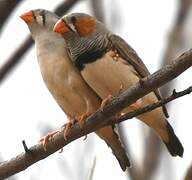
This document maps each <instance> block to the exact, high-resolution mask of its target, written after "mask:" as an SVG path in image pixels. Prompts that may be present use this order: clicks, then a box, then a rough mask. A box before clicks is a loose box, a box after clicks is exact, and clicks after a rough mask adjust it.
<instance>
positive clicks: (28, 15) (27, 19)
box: [20, 11, 34, 24]
mask: <svg viewBox="0 0 192 180" xmlns="http://www.w3.org/2000/svg"><path fill="white" fill-rule="evenodd" d="M20 18H21V19H23V20H24V21H25V22H26V23H27V24H29V23H32V22H33V21H34V17H33V12H32V11H29V12H26V13H24V14H22V15H21V16H20Z"/></svg>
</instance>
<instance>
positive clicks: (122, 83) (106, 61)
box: [81, 53, 139, 99]
mask: <svg viewBox="0 0 192 180" xmlns="http://www.w3.org/2000/svg"><path fill="white" fill-rule="evenodd" d="M81 73H82V76H83V77H84V79H85V80H86V81H87V83H88V84H89V86H90V87H91V88H93V89H94V90H95V92H96V93H97V94H98V95H99V96H100V97H101V98H102V99H104V98H106V97H107V96H108V95H109V94H111V95H117V94H118V93H119V91H120V89H121V88H123V89H127V88H128V87H129V86H131V85H133V84H134V83H136V82H137V81H138V80H139V78H138V77H137V76H136V75H135V74H134V73H133V69H132V67H131V66H129V65H125V64H123V63H122V62H120V61H114V60H113V58H112V57H111V54H110V53H107V54H106V55H105V56H104V57H102V58H100V59H98V60H97V61H95V62H93V63H90V64H87V65H86V66H85V68H84V69H83V70H82V72H81Z"/></svg>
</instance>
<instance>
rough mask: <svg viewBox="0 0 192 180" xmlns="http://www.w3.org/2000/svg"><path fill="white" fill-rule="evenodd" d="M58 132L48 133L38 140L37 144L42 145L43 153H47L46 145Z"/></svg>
mask: <svg viewBox="0 0 192 180" xmlns="http://www.w3.org/2000/svg"><path fill="white" fill-rule="evenodd" d="M58 132H60V131H53V132H50V133H48V134H47V135H46V136H43V137H42V138H41V139H40V140H39V142H41V143H42V144H43V149H44V150H45V151H47V143H48V142H49V141H50V140H51V139H52V138H53V136H54V135H55V134H57V133H58Z"/></svg>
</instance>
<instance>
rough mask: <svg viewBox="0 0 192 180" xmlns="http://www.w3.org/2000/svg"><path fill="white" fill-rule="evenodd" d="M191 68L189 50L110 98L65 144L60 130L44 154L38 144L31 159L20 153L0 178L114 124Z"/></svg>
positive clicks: (1, 167) (75, 128)
mask: <svg viewBox="0 0 192 180" xmlns="http://www.w3.org/2000/svg"><path fill="white" fill-rule="evenodd" d="M191 66H192V50H189V51H187V52H186V53H184V54H183V55H181V56H180V57H178V58H177V59H176V60H175V61H173V62H172V63H171V64H170V65H167V66H165V67H163V68H162V69H160V70H158V71H157V72H155V73H153V74H152V75H149V76H147V77H145V78H143V80H142V82H143V83H142V85H141V83H140V82H138V83H136V84H135V85H133V86H131V87H130V88H129V89H127V90H126V91H124V92H123V93H122V94H120V95H119V96H118V97H114V98H113V99H112V100H111V102H109V103H108V104H107V105H106V106H104V107H103V108H102V110H101V109H98V110H97V111H96V112H95V113H93V114H92V115H91V116H90V117H88V118H87V119H86V121H85V124H84V127H83V128H81V127H80V126H79V124H75V125H74V126H73V127H72V128H71V130H70V132H69V134H68V138H67V140H65V139H64V138H63V130H62V132H61V133H58V134H56V135H55V136H54V137H53V138H52V141H49V142H48V143H47V151H44V148H43V146H42V144H37V145H34V146H33V147H31V148H30V151H31V152H32V154H33V155H32V156H30V155H27V154H26V153H22V154H20V155H18V156H17V157H15V158H12V159H11V160H8V161H5V162H2V163H0V177H2V178H7V177H9V176H11V175H13V174H16V173H18V172H20V171H22V170H24V169H26V168H27V167H29V166H30V165H32V164H34V163H36V162H37V161H39V160H42V159H44V158H46V157H48V156H49V155H51V154H53V153H54V152H56V151H58V150H59V149H61V148H62V147H64V146H65V145H67V144H69V143H70V142H72V141H74V140H76V139H78V138H80V137H82V136H84V135H86V134H89V133H91V132H94V131H96V130H97V129H100V128H101V127H104V126H107V125H111V124H114V123H117V119H116V118H114V115H115V114H116V113H118V112H120V111H121V110H122V109H124V108H125V107H127V106H129V105H131V104H132V103H134V102H135V101H137V99H140V98H141V97H143V96H145V95H146V94H148V93H150V92H151V91H153V90H154V89H157V88H158V87H160V86H162V85H164V84H165V83H167V82H169V81H170V80H172V79H174V78H176V77H177V76H179V75H180V74H181V73H182V72H184V71H185V70H186V69H188V68H189V67H191ZM137 111H139V110H137ZM142 113H143V112H142ZM135 115H136V116H138V114H134V115H133V112H131V116H130V117H134V116H135ZM122 118H123V117H121V119H120V120H119V121H123V120H125V119H122ZM126 118H127V115H126ZM119 121H118V122H119Z"/></svg>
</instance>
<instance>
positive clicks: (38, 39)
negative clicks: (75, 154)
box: [20, 9, 130, 171]
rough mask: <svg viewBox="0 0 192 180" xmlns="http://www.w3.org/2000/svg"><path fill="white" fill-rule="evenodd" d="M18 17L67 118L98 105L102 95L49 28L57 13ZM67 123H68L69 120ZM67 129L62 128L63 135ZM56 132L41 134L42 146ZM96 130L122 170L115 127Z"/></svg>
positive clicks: (124, 161) (80, 116) (83, 114)
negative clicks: (98, 93)
mask: <svg viewBox="0 0 192 180" xmlns="http://www.w3.org/2000/svg"><path fill="white" fill-rule="evenodd" d="M20 17H21V18H22V19H23V20H24V21H25V22H26V24H27V25H28V27H29V29H30V32H31V35H32V37H33V39H34V41H35V45H36V50H37V59H38V63H39V66H40V70H41V74H42V76H43V80H44V82H45V84H46V85H47V88H48V89H49V91H50V92H51V94H52V95H53V97H54V98H55V100H56V101H57V103H58V105H59V106H60V107H61V108H62V110H63V111H64V112H65V113H66V115H67V116H68V118H69V119H71V120H74V119H75V120H77V121H79V120H80V123H81V122H82V121H83V120H84V119H85V118H86V117H87V116H89V115H90V114H91V113H93V112H94V111H96V110H97V109H98V108H99V107H100V104H101V99H100V98H99V96H98V95H97V94H96V93H95V92H94V91H93V90H92V89H91V88H90V87H89V86H88V85H87V83H86V82H85V80H84V79H83V78H82V77H81V74H80V73H79V71H78V70H77V69H76V68H75V66H74V65H73V64H72V60H71V59H70V57H69V56H68V53H67V50H66V45H65V41H64V39H63V38H62V36H61V35H60V34H58V33H54V32H52V29H53V26H54V24H55V23H56V22H57V20H58V19H59V17H58V16H57V15H55V14H54V13H52V12H50V11H47V10H44V9H36V10H32V11H29V12H27V13H24V14H23V15H21V16H20ZM70 125H71V123H69V124H68V126H70ZM68 130H69V129H68V128H67V129H65V134H64V137H65V138H67V135H68ZM55 133H56V132H53V133H49V134H48V135H47V136H45V137H44V138H42V141H43V146H44V149H45V150H46V149H47V143H48V141H49V139H50V138H51V137H52V136H54V134H55ZM96 134H97V135H98V136H99V137H100V138H101V139H103V140H104V141H105V142H106V143H107V144H108V146H110V148H111V149H112V151H113V154H114V155H115V157H116V158H117V160H118V162H119V164H120V166H121V168H122V170H124V171H125V170H126V168H127V167H129V166H130V162H129V159H128V157H127V155H126V152H125V150H124V148H123V146H122V144H121V142H120V139H119V138H118V136H117V134H116V133H115V131H114V128H113V127H112V126H107V127H104V128H101V129H99V130H97V131H96Z"/></svg>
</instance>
